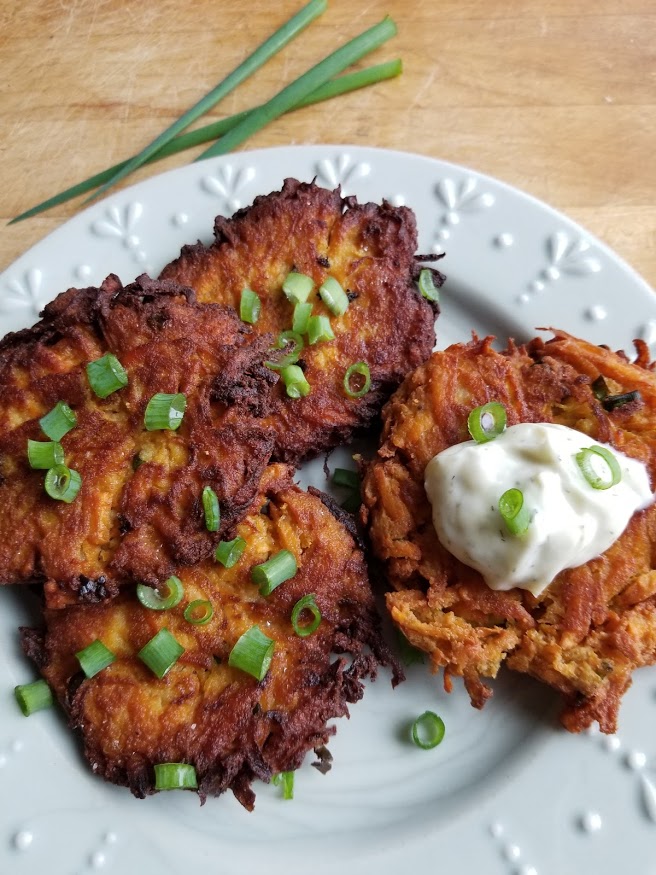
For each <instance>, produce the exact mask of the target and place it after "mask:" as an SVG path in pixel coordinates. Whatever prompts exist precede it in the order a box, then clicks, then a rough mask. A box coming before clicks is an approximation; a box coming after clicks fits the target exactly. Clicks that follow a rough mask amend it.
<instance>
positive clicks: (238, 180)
mask: <svg viewBox="0 0 656 875" xmlns="http://www.w3.org/2000/svg"><path fill="white" fill-rule="evenodd" d="M255 175H256V174H255V168H254V167H243V168H242V169H241V170H235V168H234V167H233V165H232V164H224V165H222V166H221V167H219V170H218V172H217V173H216V175H214V176H209V175H208V176H204V177H203V178H202V179H201V186H202V187H203V188H204V189H205V191H207V192H209V193H210V194H213V195H216V196H217V197H219V198H221V199H222V200H223V207H222V211H223V212H224V213H226V214H230V213H234V211H235V210H238V209H239V208H240V207H241V206H243V204H242V201H241V199H240V198H239V197H238V195H239V193H240V192H241V191H242V190H243V189H244V188H246V187H247V186H248V185H249V184H250V183H251V182H252V181H253V180H254V179H255Z"/></svg>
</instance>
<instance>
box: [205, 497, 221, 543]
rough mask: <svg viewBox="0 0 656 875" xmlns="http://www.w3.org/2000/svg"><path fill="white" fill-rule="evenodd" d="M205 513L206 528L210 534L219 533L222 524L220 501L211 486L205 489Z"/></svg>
mask: <svg viewBox="0 0 656 875" xmlns="http://www.w3.org/2000/svg"><path fill="white" fill-rule="evenodd" d="M203 512H204V514H205V527H206V528H207V531H208V532H218V531H219V525H220V524H221V509H220V508H219V499H218V498H217V495H216V492H215V491H214V490H213V489H212V487H211V486H206V487H205V488H204V489H203Z"/></svg>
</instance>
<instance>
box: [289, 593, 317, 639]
mask: <svg viewBox="0 0 656 875" xmlns="http://www.w3.org/2000/svg"><path fill="white" fill-rule="evenodd" d="M304 611H309V612H310V613H311V614H312V620H311V621H310V622H309V623H301V616H302V615H303V612H304ZM291 619H292V626H293V627H294V632H296V634H297V635H299V636H300V637H301V638H307V636H308V635H312V633H313V632H316V631H317V629H318V628H319V624H320V623H321V611H320V610H319V608H318V606H317V603H316V596H315V594H314V593H313V592H311V593H308V595H304V596H303V598H300V599H299V600H298V601H297V602H296V604H295V605H294V607H293V608H292V618H291Z"/></svg>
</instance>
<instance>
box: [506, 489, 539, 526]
mask: <svg viewBox="0 0 656 875" xmlns="http://www.w3.org/2000/svg"><path fill="white" fill-rule="evenodd" d="M499 513H500V514H501V516H502V517H503V521H504V522H505V524H506V526H507V528H508V531H509V532H510V533H511V534H512V535H523V534H524V532H525V531H526V530H527V529H528V527H529V524H530V522H531V514H530V511H529V509H528V508H527V507H526V505H525V504H524V496H523V494H522V491H521V489H507V490H506V491H505V492H504V493H503V495H502V496H501V498H500V499H499Z"/></svg>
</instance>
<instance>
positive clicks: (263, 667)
mask: <svg viewBox="0 0 656 875" xmlns="http://www.w3.org/2000/svg"><path fill="white" fill-rule="evenodd" d="M275 646H276V642H275V641H274V640H273V639H271V638H268V637H267V636H266V635H265V634H264V632H262V631H261V630H260V627H259V626H251V628H250V629H248V630H247V631H246V632H244V634H243V635H242V636H241V638H239V640H238V641H237V643H236V644H235V646H234V647H233V648H232V650H231V651H230V656H229V657H228V665H230V666H232V668H239V669H241V671H245V672H247V673H248V674H250V675H252V676H253V677H254V678H256V679H257V680H258V681H261V680H262V679H263V678H264V677H265V675H266V673H267V672H268V671H269V666H270V665H271V660H272V658H273V651H274V649H275Z"/></svg>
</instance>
